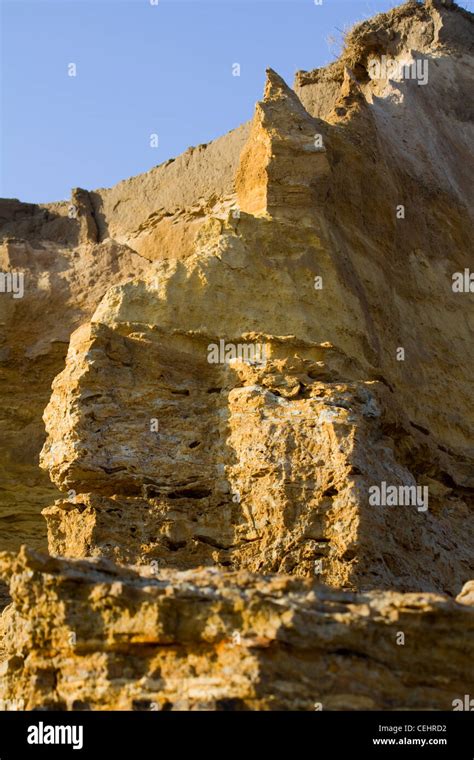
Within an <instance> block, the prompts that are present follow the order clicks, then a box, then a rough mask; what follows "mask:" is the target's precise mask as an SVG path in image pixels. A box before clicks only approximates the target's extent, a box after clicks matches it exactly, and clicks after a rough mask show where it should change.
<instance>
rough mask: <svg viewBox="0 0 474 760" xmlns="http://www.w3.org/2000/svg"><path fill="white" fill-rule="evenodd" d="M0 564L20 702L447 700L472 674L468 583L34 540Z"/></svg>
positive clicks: (232, 706)
mask: <svg viewBox="0 0 474 760" xmlns="http://www.w3.org/2000/svg"><path fill="white" fill-rule="evenodd" d="M0 569H1V572H2V575H3V576H4V577H8V578H9V580H10V587H11V593H12V597H13V604H12V606H11V607H10V608H9V609H8V610H7V612H6V614H5V615H4V618H3V626H4V629H5V635H4V641H5V643H4V645H5V647H6V650H7V658H6V660H5V661H4V663H3V665H2V689H1V696H2V698H4V699H10V700H14V699H16V698H22V699H24V700H25V707H26V709H31V708H36V709H62V710H64V709H66V710H80V709H94V710H101V709H117V710H180V709H185V710H315V709H316V710H320V709H323V710H337V709H346V710H375V709H384V710H402V709H405V710H406V709H408V710H415V709H428V708H429V709H438V710H449V709H452V701H453V700H454V699H456V698H459V697H460V696H461V695H463V694H464V693H466V692H467V691H468V688H469V687H470V685H471V684H472V679H473V676H474V669H473V668H474V666H473V663H474V636H473V634H474V606H473V604H472V601H473V600H472V594H471V596H470V595H469V593H467V592H466V593H465V594H463V595H461V597H460V601H461V602H462V601H465V602H466V603H465V604H461V603H458V602H454V601H453V600H450V599H448V598H446V597H444V596H442V595H439V594H419V593H413V594H400V593H396V592H379V591H374V592H370V593H367V594H353V593H350V592H343V591H337V590H334V589H329V588H328V587H325V586H323V585H318V584H317V583H315V582H314V581H313V580H306V579H301V578H294V577H289V576H283V575H280V576H275V575H268V576H265V575H255V574H252V573H248V572H244V571H242V572H237V573H223V572H221V571H218V570H216V569H212V568H211V569H200V570H190V571H184V572H183V571H172V570H169V571H164V572H163V573H159V574H157V575H155V574H154V573H153V571H152V570H150V569H149V568H148V569H147V570H145V569H143V568H142V569H141V570H138V569H135V568H131V567H129V568H123V567H118V566H116V565H114V564H113V563H111V562H109V561H108V560H103V559H101V560H97V561H95V560H62V559H53V558H51V557H47V556H45V555H42V554H39V553H36V552H34V551H33V550H28V549H26V548H22V550H21V552H20V554H19V555H18V556H13V555H11V554H8V553H3V554H2V555H1V557H0ZM86 609H87V614H84V611H85V610H86ZM402 641H403V642H404V643H402ZM447 654H448V656H447Z"/></svg>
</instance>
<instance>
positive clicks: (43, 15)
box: [0, 0, 468, 202]
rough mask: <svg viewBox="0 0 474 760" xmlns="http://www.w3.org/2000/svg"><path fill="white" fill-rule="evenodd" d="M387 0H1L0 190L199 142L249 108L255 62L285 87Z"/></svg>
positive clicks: (81, 177) (64, 190)
mask: <svg viewBox="0 0 474 760" xmlns="http://www.w3.org/2000/svg"><path fill="white" fill-rule="evenodd" d="M398 4H399V2H398V0H323V4H322V5H321V6H319V5H315V3H314V0H214V1H212V0H211V1H207V2H206V1H204V0H158V4H157V5H151V2H150V0H94V1H93V2H90V1H89V0H61V1H60V2H57V1H53V2H50V1H49V0H1V11H2V19H1V21H2V33H1V42H2V52H1V69H0V73H1V85H2V101H1V110H2V127H3V128H2V140H1V150H0V159H1V164H0V196H1V197H8V198H20V200H23V201H31V202H48V201H54V200H62V199H66V198H69V196H70V190H71V188H72V187H84V188H87V189H93V188H96V187H109V186H110V185H113V184H115V183H116V182H118V181H119V180H121V179H124V178H126V177H129V176H132V175H134V174H139V173H140V172H143V171H147V170H148V169H150V168H151V167H152V166H155V165H156V164H159V163H162V162H163V161H165V160H166V159H168V158H170V157H172V156H176V155H178V154H179V153H182V152H183V151H184V150H185V149H186V148H187V147H188V146H190V145H198V144H199V143H203V142H209V141H210V140H212V139H213V138H215V137H218V136H219V135H221V134H224V133H225V132H227V131H228V130H230V129H232V128H234V127H236V126H238V125H239V124H241V123H242V122H243V121H246V120H247V119H249V118H250V117H251V115H252V113H253V107H254V103H255V101H256V100H258V99H259V98H260V97H261V94H262V88H263V84H264V79H265V68H266V67H267V66H271V67H272V68H274V69H275V70H276V71H278V72H279V74H281V75H282V76H283V77H284V78H285V79H286V81H287V82H288V83H289V84H290V85H291V84H292V82H293V76H294V73H295V71H296V70H297V69H312V68H315V67H317V66H322V65H324V64H326V63H329V62H330V61H331V60H333V59H334V58H335V57H336V56H337V54H338V52H339V45H338V44H337V41H336V42H335V43H331V42H328V37H329V36H330V35H332V36H334V37H335V38H336V40H339V41H340V39H341V31H343V30H344V29H345V28H346V27H348V26H350V25H351V24H353V23H354V22H356V21H359V20H361V19H363V18H366V17H370V16H372V15H375V14H376V13H378V12H380V11H384V10H388V9H389V8H393V7H395V6H396V5H398ZM463 4H464V5H467V4H468V0H466V2H465V3H463ZM70 63H74V64H75V65H76V67H77V69H76V76H75V77H70V76H68V64H70ZM234 63H238V64H240V76H239V77H237V76H232V65H233V64H234ZM152 133H156V134H157V135H158V139H159V146H158V147H157V148H153V147H151V146H150V134H152Z"/></svg>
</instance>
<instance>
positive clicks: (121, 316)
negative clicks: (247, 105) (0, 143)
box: [0, 0, 474, 709]
mask: <svg viewBox="0 0 474 760" xmlns="http://www.w3.org/2000/svg"><path fill="white" fill-rule="evenodd" d="M472 30H473V16H472V14H469V13H468V12H466V11H463V10H461V9H460V8H458V7H457V6H456V5H455V4H454V3H451V2H448V0H444V2H442V1H441V0H427V2H425V3H424V4H423V5H420V4H419V3H416V2H408V3H406V4H405V5H403V6H401V7H400V8H398V9H395V10H394V11H391V12H390V13H388V14H382V15H380V16H377V17H375V18H374V19H372V20H371V21H368V22H364V23H362V24H360V25H358V26H357V27H355V28H354V29H353V30H352V32H351V33H350V34H349V35H348V37H347V40H346V47H345V50H344V52H343V54H342V56H341V58H340V59H339V60H338V61H336V62H335V63H334V64H332V65H331V66H329V67H326V68H325V69H320V70H315V71H312V72H299V73H298V74H297V76H296V80H295V84H294V89H290V87H289V86H288V85H287V84H286V83H285V82H284V81H283V80H282V79H281V78H280V77H279V76H278V74H277V73H275V72H274V71H272V70H269V71H268V72H267V82H266V86H265V91H264V95H263V98H262V101H261V102H259V103H258V104H257V106H256V109H255V115H254V118H253V119H252V121H251V123H250V124H246V125H243V126H241V127H239V128H238V129H236V130H234V131H233V132H231V133H229V134H228V135H226V136H224V137H222V138H220V139H219V140H216V141H215V142H213V143H211V144H209V145H207V146H199V147H198V148H196V149H190V150H189V151H187V152H186V153H185V154H183V156H181V157H179V158H177V159H176V160H172V161H169V162H167V163H166V164H164V165H162V166H159V167H156V168H154V169H152V170H151V171H150V172H148V173H147V174H145V175H141V176H139V177H135V178H132V179H130V180H126V181H124V182H121V183H119V184H118V185H117V186H116V187H114V188H112V189H109V190H96V191H91V192H87V191H85V190H76V191H74V193H73V196H72V199H71V203H69V204H68V203H58V204H47V205H45V206H41V207H40V206H34V205H31V204H22V203H20V202H19V201H2V202H0V216H1V220H2V228H1V236H2V249H1V251H2V252H1V254H0V255H1V256H2V259H1V260H0V263H1V268H2V269H3V270H7V271H9V270H17V271H18V270H20V271H22V272H24V274H25V296H24V298H23V299H21V300H14V299H12V298H7V297H6V294H0V296H1V298H0V309H2V317H1V318H2V323H3V325H4V334H3V337H2V340H3V343H2V346H1V347H0V352H1V353H0V358H1V362H2V385H3V386H4V388H5V391H4V392H3V393H2V403H1V407H0V420H1V424H2V432H3V431H5V434H4V435H2V447H3V452H2V460H1V463H0V467H1V468H2V469H1V474H2V495H3V496H4V498H3V501H2V505H1V508H0V524H1V526H2V534H1V538H2V541H1V548H2V549H8V550H10V552H9V553H5V554H4V555H3V558H2V568H3V573H4V576H5V578H7V579H8V580H9V582H10V584H11V585H10V588H11V595H12V604H11V605H10V606H9V607H8V608H7V609H6V610H5V612H4V614H3V618H2V622H1V623H0V626H1V627H2V629H3V631H4V648H5V655H4V658H5V662H4V666H3V668H4V678H3V687H2V688H3V692H4V694H6V695H8V698H9V699H10V698H15V699H25V700H26V704H27V707H28V708H30V707H37V706H41V707H58V706H59V707H64V708H67V709H80V708H81V706H82V708H85V709H88V708H91V709H110V708H112V709H113V708H118V709H130V708H132V707H134V706H135V705H142V706H144V707H145V709H163V707H164V706H165V709H170V708H169V707H166V706H168V705H171V706H173V707H174V709H181V708H185V709H208V708H209V707H212V708H213V709H223V708H222V707H220V705H231V706H233V707H232V709H240V708H242V709H274V708H276V709H278V708H284V709H314V703H321V704H324V706H325V709H373V708H379V709H402V708H424V709H426V708H428V709H429V708H431V709H450V705H451V702H452V700H453V699H454V698H455V697H456V696H459V694H464V693H465V692H466V690H468V687H469V683H470V680H472V673H471V672H470V671H469V667H468V663H469V650H468V645H467V643H466V642H467V639H468V636H469V631H470V627H472V593H470V592H469V589H470V586H467V587H466V588H467V589H468V590H467V591H465V592H464V594H463V595H462V596H460V597H459V596H458V595H459V594H460V593H461V589H462V588H463V586H464V584H466V583H467V582H468V581H470V579H471V578H472V577H473V552H472V546H473V533H474V530H473V510H474V471H473V467H472V464H473V459H474V450H473V445H472V432H473V413H472V404H471V395H472V380H471V378H472V370H473V359H472V351H471V345H472V335H473V332H474V316H473V312H472V307H473V292H474V286H473V292H471V291H470V289H469V287H467V288H466V289H465V290H464V292H463V291H461V292H459V291H458V290H456V289H454V288H453V275H456V273H464V272H465V271H466V270H469V265H470V256H469V253H470V238H471V234H470V233H471V231H472V182H471V181H470V177H471V176H472V155H471V148H472V139H473V133H474V129H473V114H472V107H471V105H470V92H471V90H472V82H473V78H474V72H473V56H472V53H473V33H472ZM388 59H389V60H390V61H393V62H394V70H395V68H396V66H398V67H399V69H398V70H399V71H401V68H400V67H401V66H402V65H403V66H404V67H408V68H405V70H404V71H405V73H404V74H403V75H401V76H398V75H396V74H395V75H394V76H383V75H381V76H380V77H378V78H374V77H373V66H374V65H378V66H379V67H380V66H382V67H383V62H384V61H386V60H388ZM407 71H411V72H412V75H407V73H406V72H407ZM382 74H383V71H382ZM229 347H230V349H231V351H230V354H232V351H234V355H233V356H232V360H231V361H228V360H224V361H223V360H222V359H223V356H222V354H223V353H225V352H226V351H228V349H229ZM241 349H242V350H241ZM242 351H243V352H244V353H245V356H243V355H242ZM252 352H253V353H252ZM214 355H215V356H217V357H218V358H217V360H216V361H214V360H213V358H212V357H213V356H214ZM225 358H226V359H228V358H229V355H228V354H226V357H225ZM51 383H52V391H51V390H50V387H51ZM43 411H44V426H43V422H42V420H41V416H42V414H43ZM44 430H46V438H45V433H44ZM40 449H42V450H41V454H40ZM39 455H40V464H41V467H42V468H43V470H44V474H41V472H40V470H39V468H38V456H39ZM46 473H48V475H49V478H50V480H49V478H48V476H47V475H46ZM387 487H389V488H391V489H393V490H394V492H396V493H397V494H398V495H400V494H404V495H406V494H409V493H416V494H417V501H416V503H406V502H405V503H404V502H403V500H402V502H401V503H400V501H399V503H396V502H392V503H390V501H388V502H387V503H383V499H382V502H380V499H379V501H378V502H377V499H376V498H375V499H374V498H373V494H374V489H375V493H376V494H377V489H379V490H378V493H379V495H380V493H385V491H386V488H387ZM384 488H385V491H384ZM59 492H63V495H62V497H61V498H60V494H59ZM42 508H43V510H42V516H41V515H40V510H41V509H42ZM44 518H45V519H46V523H45V521H44ZM45 524H47V533H48V535H47V541H48V550H49V553H50V554H51V555H56V556H57V557H60V558H61V559H54V558H50V557H49V558H48V557H47V556H43V555H41V554H37V553H35V552H32V551H31V550H25V549H22V551H21V553H20V555H19V556H18V557H16V556H15V554H14V553H12V551H16V550H17V549H18V547H19V546H20V544H22V543H26V544H28V545H29V546H30V547H33V548H34V549H42V550H44V549H45V543H46V530H45V528H44V527H43V525H45ZM150 573H151V578H150ZM155 576H157V577H155ZM290 576H300V577H299V578H291V577H290ZM330 587H332V589H331V588H330ZM456 597H458V601H457V602H456V601H454V599H455V598H456ZM35 610H36V611H35ZM35 620H36V622H34V621H35ZM38 621H40V623H38ZM398 633H403V634H404V637H405V640H404V643H403V644H400V642H399V641H397V640H396V637H397V635H398ZM71 636H72V638H71ZM233 636H234V639H235V640H234V639H233V638H232V637H233ZM421 640H423V644H421ZM427 641H428V642H432V644H431V643H430V644H429V647H428V646H427V644H426V642H427ZM71 642H73V645H72V644H71ZM425 647H426V649H425ZM423 652H424V653H423ZM429 652H430V653H431V654H430V656H429V655H428V653H429ZM178 656H179V657H178ZM430 657H432V659H431V660H430ZM177 658H178V659H179V663H178V659H177ZM415 661H417V662H418V666H417V667H418V670H417V671H416V675H413V672H412V671H413V663H414V662H415ZM84 674H87V675H84ZM322 678H325V679H326V680H325V685H324V686H318V688H317V689H316V690H315V686H314V684H315V683H318V684H319V683H320V681H321V679H322ZM147 705H148V708H147V707H146V706H147ZM150 705H154V707H151V708H150Z"/></svg>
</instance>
